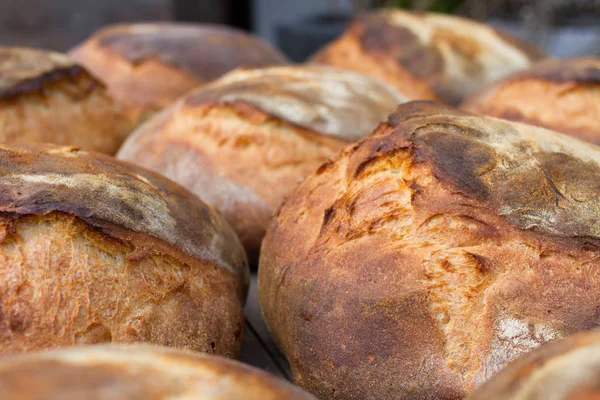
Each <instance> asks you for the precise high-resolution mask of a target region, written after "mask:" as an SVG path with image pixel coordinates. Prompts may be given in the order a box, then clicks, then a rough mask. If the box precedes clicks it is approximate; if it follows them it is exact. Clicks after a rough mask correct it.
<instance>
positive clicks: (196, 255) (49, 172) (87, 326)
mask: <svg viewBox="0 0 600 400" xmlns="http://www.w3.org/2000/svg"><path fill="white" fill-rule="evenodd" d="M0 177H1V179H0V276H1V277H2V282H5V284H4V286H3V287H2V288H0V309H2V310H3V312H2V317H1V318H0V338H1V339H2V340H0V342H1V343H2V345H0V352H1V353H14V352H21V351H31V350H36V349H42V348H49V347H57V346H66V345H73V344H85V343H98V342H138V341H143V342H151V343H156V344H162V345H170V346H175V347H184V348H190V349H194V350H198V351H207V352H215V353H218V354H223V355H227V356H235V355H237V352H238V351H239V346H240V344H241V334H242V325H243V315H242V305H243V303H244V299H245V293H246V289H247V284H248V265H247V261H246V258H245V254H244V250H243V248H242V246H241V245H240V243H239V241H238V239H237V237H236V236H235V234H234V232H233V230H232V229H231V228H230V227H229V225H228V224H227V223H226V222H225V220H224V219H223V217H221V216H220V215H219V214H218V213H217V212H216V211H215V210H214V209H212V208H211V207H210V206H207V205H205V204H204V203H202V202H201V201H200V200H199V199H198V198H197V197H196V196H194V195H193V194H191V193H189V192H187V191H186V190H185V189H183V188H182V187H180V186H178V185H176V184H175V183H173V182H170V181H168V180H166V179H165V178H163V177H161V176H159V175H156V174H154V173H151V172H149V171H146V170H144V169H141V168H138V167H135V166H133V165H128V164H126V163H123V162H119V161H117V160H114V159H113V158H111V157H108V156H103V155H100V154H93V153H86V152H83V151H79V150H77V149H75V148H65V147H54V146H33V145H31V146H29V145H27V146H26V145H21V146H13V147H7V146H0Z"/></svg>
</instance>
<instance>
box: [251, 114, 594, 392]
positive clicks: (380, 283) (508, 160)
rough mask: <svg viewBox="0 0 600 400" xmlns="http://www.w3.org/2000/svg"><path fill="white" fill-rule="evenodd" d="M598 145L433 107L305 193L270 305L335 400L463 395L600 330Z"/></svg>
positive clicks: (268, 270)
mask: <svg viewBox="0 0 600 400" xmlns="http://www.w3.org/2000/svg"><path fill="white" fill-rule="evenodd" d="M598 187H600V149H599V148H597V147H595V146H589V145H587V144H586V143H584V142H580V141H579V140H577V139H574V138H571V137H569V136H565V135H562V134H558V133H555V132H552V131H549V130H545V129H542V128H537V127H533V126H529V125H523V124H517V123H513V122H508V121H503V120H498V119H493V118H489V117H479V116H475V115H472V114H467V113H462V112H460V111H457V110H453V109H452V108H450V107H444V106H441V105H435V104H434V103H428V102H412V103H407V104H404V105H401V106H400V107H399V108H398V110H397V112H396V113H395V114H393V115H392V116H391V117H390V118H389V120H388V122H387V123H384V124H381V125H380V126H379V127H378V128H377V129H376V130H375V132H374V133H373V134H372V135H370V136H368V137H366V138H365V139H364V140H362V141H361V142H359V143H358V144H355V145H350V146H348V147H346V148H345V149H344V150H343V152H342V153H341V155H340V157H339V158H337V159H336V160H335V161H334V162H332V163H328V164H325V165H323V166H322V167H321V168H319V169H318V170H317V171H316V172H315V173H314V174H312V175H311V176H309V177H308V178H306V180H305V181H304V182H303V183H302V184H301V185H300V186H299V188H298V189H297V190H296V191H294V192H293V194H292V195H291V196H290V197H289V199H288V200H287V201H286V202H285V203H284V205H283V206H282V207H281V209H280V211H279V213H278V215H277V217H276V218H275V219H274V220H273V222H272V225H271V226H270V227H269V230H268V232H267V235H266V237H265V239H264V242H263V247H262V251H261V256H260V267H259V300H260V304H261V309H262V312H263V315H264V317H265V320H266V322H267V324H268V327H269V329H270V331H271V333H272V334H273V335H274V338H275V340H276V342H277V343H278V345H279V346H280V348H281V349H282V351H283V352H284V353H285V355H286V356H287V358H288V359H289V361H290V364H291V367H292V371H293V373H294V377H295V379H296V382H297V383H298V384H300V385H301V386H304V387H306V388H308V389H309V390H310V391H312V392H314V393H315V394H316V395H317V396H318V397H320V398H323V399H336V398H340V399H347V398H361V399H378V400H383V399H459V398H462V396H464V395H465V394H466V393H468V392H469V391H470V390H472V389H473V388H474V387H476V386H477V385H479V384H480V383H482V382H484V381H485V380H486V379H487V378H489V377H490V376H491V375H493V374H494V373H495V372H496V371H498V370H499V369H500V368H501V367H502V366H503V365H504V364H506V363H507V362H508V361H510V360H511V359H512V358H514V357H515V356H517V355H519V354H521V353H524V352H526V351H528V350H531V349H533V348H535V347H537V346H539V345H540V344H542V343H544V342H546V341H549V340H553V339H557V338H560V337H563V336H564V335H567V334H569V333H572V332H576V331H580V330H583V329H589V328H591V327H593V326H596V325H597V324H598V322H599V321H598V305H599V304H600V290H598V287H599V285H600V274H598V268H600V249H599V246H600V219H599V218H598V215H599V214H600V196H599V193H598V189H597V188H598Z"/></svg>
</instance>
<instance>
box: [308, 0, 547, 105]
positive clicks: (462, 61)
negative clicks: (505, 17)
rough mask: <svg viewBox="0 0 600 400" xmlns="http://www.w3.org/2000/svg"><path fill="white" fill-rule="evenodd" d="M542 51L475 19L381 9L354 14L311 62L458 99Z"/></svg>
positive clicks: (421, 95)
mask: <svg viewBox="0 0 600 400" xmlns="http://www.w3.org/2000/svg"><path fill="white" fill-rule="evenodd" d="M542 57H544V53H543V52H542V51H540V50H538V49H536V48H534V47H533V46H531V45H529V44H526V43H524V42H522V41H520V40H519V39H517V38H514V37H512V36H509V35H507V34H505V33H502V32H500V31H497V30H495V29H493V28H492V27H489V26H486V25H483V24H480V23H478V22H475V21H472V20H469V19H465V18H460V17H455V16H449V15H444V14H435V13H415V12H409V11H401V10H392V9H387V10H385V9H384V10H379V11H374V12H371V13H367V14H364V15H362V16H359V17H358V18H356V19H355V20H354V21H353V23H352V24H351V25H350V27H349V28H348V30H347V31H346V32H345V33H344V34H343V35H342V36H341V37H340V38H338V39H337V40H335V41H334V42H333V43H331V44H329V45H327V46H326V47H325V48H324V49H322V50H320V51H319V52H318V53H317V54H316V55H315V56H314V57H313V59H312V62H315V63H319V64H328V65H333V66H337V67H342V68H348V69H353V70H357V71H360V72H363V73H366V74H370V75H373V76H376V77H378V78H381V79H383V80H385V81H387V82H389V83H390V84H392V85H394V86H395V87H397V88H398V89H399V90H402V91H403V93H406V94H408V95H409V96H411V98H414V99H435V98H436V96H437V98H440V99H442V100H443V101H445V102H447V103H450V104H457V103H459V102H460V101H461V100H462V99H463V98H464V97H465V96H468V95H469V94H471V93H473V92H474V91H476V90H477V89H479V88H480V87H481V86H483V85H485V84H486V83H488V82H491V81H494V80H496V79H498V78H500V77H503V76H505V75H508V74H509V73H511V72H513V71H517V70H520V69H523V68H526V67H528V66H529V65H530V64H531V62H532V61H534V60H538V59H540V58H542Z"/></svg>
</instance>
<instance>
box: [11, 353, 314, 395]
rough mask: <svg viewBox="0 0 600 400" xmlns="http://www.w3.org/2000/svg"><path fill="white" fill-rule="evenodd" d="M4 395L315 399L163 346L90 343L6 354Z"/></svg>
mask: <svg viewBox="0 0 600 400" xmlns="http://www.w3.org/2000/svg"><path fill="white" fill-rule="evenodd" d="M0 393H2V395H3V398H5V399H14V400H17V399H35V400H38V399H39V400H41V399H61V400H80V399H95V400H139V399H145V400H188V399H203V400H280V399H289V400H311V399H312V400H314V397H313V396H311V395H309V394H308V393H306V392H303V391H302V390H300V389H299V388H297V387H295V386H293V385H292V384H290V383H287V382H285V381H282V380H280V379H277V378H275V377H273V376H271V375H269V374H268V373H266V372H264V371H261V370H258V369H255V368H252V367H249V366H246V365H244V364H241V363H238V362H235V361H231V360H227V359H224V358H221V357H216V356H208V355H203V354H197V353H192V352H186V351H180V350H173V349H166V348H163V347H158V346H147V345H146V346H143V345H129V346H123V345H121V346H114V345H113V346H89V347H80V348H73V349H62V350H55V351H50V352H43V353H36V354H28V355H20V356H16V357H6V358H3V359H2V361H0Z"/></svg>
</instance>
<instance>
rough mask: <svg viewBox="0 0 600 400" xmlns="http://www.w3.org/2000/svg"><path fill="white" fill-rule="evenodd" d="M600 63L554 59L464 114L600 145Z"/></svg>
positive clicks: (487, 94)
mask: <svg viewBox="0 0 600 400" xmlns="http://www.w3.org/2000/svg"><path fill="white" fill-rule="evenodd" d="M599 93H600V59H599V58H593V57H581V58H569V59H551V60H546V61H542V62H539V63H537V64H535V65H534V66H532V67H531V68H529V69H527V70H524V71H521V72H517V73H514V74H512V75H509V76H507V77H506V78H504V79H502V80H500V81H498V82H495V83H493V84H492V85H490V86H488V87H486V88H484V89H482V90H481V91H480V92H479V93H477V94H475V95H474V96H472V97H471V98H469V99H467V100H466V101H465V102H464V103H463V104H462V105H461V108H462V109H464V110H466V111H470V112H475V113H478V114H483V115H490V116H493V117H499V118H504V119H508V120H512V121H518V122H525V123H529V124H532V125H537V126H542V127H545V128H549V129H553V130H556V131H559V132H564V133H568V134H570V135H572V136H575V137H578V138H580V139H583V140H587V141H590V142H593V143H596V144H600V128H599V124H598V122H599V121H600V94H599Z"/></svg>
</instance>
